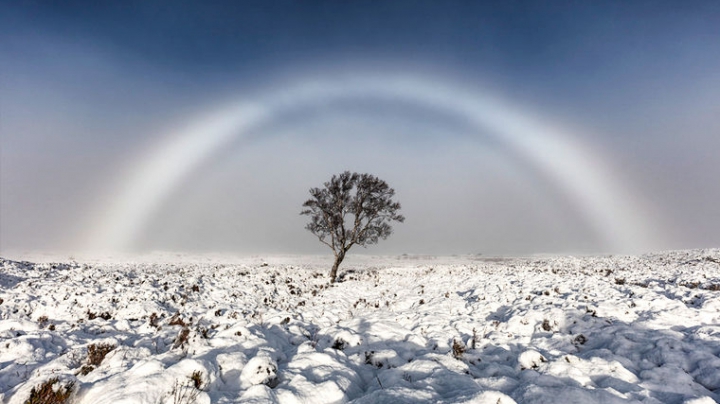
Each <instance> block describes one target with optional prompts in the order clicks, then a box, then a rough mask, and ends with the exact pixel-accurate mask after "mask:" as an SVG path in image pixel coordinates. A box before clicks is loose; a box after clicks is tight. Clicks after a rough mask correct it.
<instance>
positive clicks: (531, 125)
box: [92, 74, 651, 251]
mask: <svg viewBox="0 0 720 404" xmlns="http://www.w3.org/2000/svg"><path fill="white" fill-rule="evenodd" d="M358 97H364V98H368V97H370V98H373V99H383V100H391V101H392V100H397V101H401V102H406V103H411V104H412V105H417V106H421V107H426V108H431V109H433V110H436V111H438V112H440V113H445V114H448V115H449V116H455V117H457V118H459V119H463V120H464V122H468V123H470V124H471V125H473V126H475V127H477V128H478V129H485V130H484V131H483V132H484V133H488V132H489V135H490V136H495V137H496V138H497V139H498V140H500V141H501V142H502V143H503V144H504V145H506V146H507V147H509V148H511V149H512V150H514V151H515V153H517V154H518V155H519V156H521V157H523V158H525V159H526V160H527V162H529V163H531V164H532V166H533V167H535V169H537V170H539V171H540V172H541V173H542V174H543V175H544V176H545V177H546V178H549V180H550V181H552V183H553V185H554V186H556V187H558V188H559V189H560V190H561V191H563V192H564V193H565V194H566V195H567V196H568V197H569V198H570V200H571V202H572V203H573V204H574V205H575V207H576V209H578V211H579V212H580V214H581V215H582V216H583V218H584V219H585V220H586V221H587V223H589V225H590V226H591V227H592V229H593V231H594V232H595V233H596V234H597V236H599V237H600V238H601V240H602V241H603V242H604V243H605V246H606V248H607V249H609V250H612V251H639V250H642V249H644V248H646V246H648V245H650V244H651V237H650V231H649V227H648V224H647V223H645V221H644V220H643V219H642V218H643V209H642V207H640V206H638V201H637V200H636V199H635V197H634V195H632V194H631V193H630V192H628V191H627V190H626V189H625V188H624V187H623V186H622V184H621V181H620V180H619V179H618V178H614V176H613V175H611V174H610V171H609V170H608V169H607V167H605V166H604V164H603V161H602V159H601V158H598V157H597V156H596V154H595V153H593V152H592V151H591V150H589V148H587V147H585V146H584V145H583V144H581V143H580V142H579V141H577V140H576V139H575V138H573V137H572V136H570V135H569V134H567V133H564V132H563V131H562V130H560V129H558V128H557V127H553V125H550V124H548V123H545V122H541V121H539V120H537V119H532V118H531V117H529V116H528V114H526V113H522V112H521V111H518V109H517V108H513V107H511V106H510V105H508V104H507V103H503V102H501V101H499V100H497V99H494V98H493V97H491V96H490V95H487V94H475V93H472V92H470V91H468V90H466V89H463V88H460V87H459V86H452V85H449V84H446V83H443V82H441V81H439V80H437V79H434V78H433V79H429V78H426V77H413V76H409V75H407V74H402V75H396V76H380V77H379V76H373V75H369V74H360V75H357V76H354V78H351V79H348V78H347V76H344V77H341V78H314V79H305V80H299V81H297V83H296V84H295V85H291V86H287V87H284V88H283V89H281V90H276V91H273V92H271V93H270V94H263V95H262V96H261V97H259V98H257V99H253V100H251V101H250V100H247V99H244V100H241V101H239V102H236V103H231V104H230V105H228V106H226V107H225V108H221V109H219V110H217V111H214V112H213V113H210V114H208V115H206V116H204V117H202V118H201V119H198V120H196V121H194V122H193V123H191V125H189V126H188V127H187V128H185V129H183V130H180V131H177V132H174V133H170V134H169V136H167V138H166V140H165V141H164V143H162V144H161V145H160V146H159V147H158V148H157V149H156V150H151V151H150V153H149V154H148V155H147V157H146V158H145V159H144V161H141V162H140V163H139V164H136V165H135V166H134V169H133V171H132V172H130V174H129V175H128V177H127V181H126V183H125V184H124V185H122V186H121V187H120V189H119V192H115V193H114V195H115V196H114V197H113V201H112V203H110V204H109V205H108V206H107V207H106V209H104V210H103V212H102V215H101V220H99V225H97V226H96V227H95V228H94V230H93V232H92V233H93V235H92V238H93V242H94V243H93V246H92V248H94V249H103V250H127V249H129V248H131V247H132V245H133V242H134V241H136V240H137V239H138V238H139V237H140V236H141V235H142V233H143V230H144V228H145V226H146V223H148V222H150V220H151V219H152V218H153V216H154V215H155V214H156V213H157V211H158V209H159V208H160V207H161V206H162V205H163V203H164V202H165V200H166V198H167V197H168V196H169V195H170V194H171V193H172V192H173V190H175V189H176V188H177V187H178V186H179V185H180V184H182V182H183V180H184V179H185V178H186V176H187V175H189V174H190V173H191V172H193V170H195V169H197V168H198V167H199V166H200V165H201V164H203V163H204V162H205V161H206V160H207V159H208V158H209V157H210V156H211V155H213V154H214V153H216V152H217V151H218V150H220V149H221V148H222V147H223V146H225V145H227V144H229V143H230V142H231V141H233V140H235V139H237V138H238V137H242V136H243V135H244V134H246V133H247V131H248V130H249V129H251V128H257V127H260V126H262V125H264V124H269V123H272V122H273V121H274V120H275V119H281V118H282V117H283V116H284V114H287V113H288V112H289V111H291V110H293V109H297V108H298V105H302V106H308V105H310V106H312V105H318V104H322V103H328V102H333V101H337V100H344V99H354V98H358Z"/></svg>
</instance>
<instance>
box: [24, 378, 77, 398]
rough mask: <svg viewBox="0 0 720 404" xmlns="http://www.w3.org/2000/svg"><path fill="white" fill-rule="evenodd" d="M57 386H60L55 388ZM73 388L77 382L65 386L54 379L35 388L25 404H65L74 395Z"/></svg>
mask: <svg viewBox="0 0 720 404" xmlns="http://www.w3.org/2000/svg"><path fill="white" fill-rule="evenodd" d="M55 384H59V386H57V387H55ZM73 387H75V382H69V383H68V384H66V385H64V386H63V385H62V384H60V383H59V379H58V378H57V377H53V378H52V379H49V380H47V381H45V383H43V384H41V385H40V386H38V387H33V388H32V390H30V397H29V398H28V399H27V400H26V401H25V404H65V403H67V402H68V400H70V396H72V394H73Z"/></svg>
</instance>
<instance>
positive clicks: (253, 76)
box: [0, 0, 720, 255]
mask: <svg viewBox="0 0 720 404" xmlns="http://www.w3.org/2000/svg"><path fill="white" fill-rule="evenodd" d="M0 11H1V12H0V157H1V159H0V254H12V253H13V252H17V251H21V252H22V251H56V252H57V251H62V252H66V253H68V254H75V253H77V254H79V253H80V252H86V253H92V252H100V251H103V252H104V251H114V250H124V251H154V250H163V251H191V252H231V253H239V254H268V253H292V254H296V253H310V254H315V253H328V252H329V250H327V247H326V246H324V245H322V244H320V243H318V242H317V239H315V238H314V236H312V235H311V234H310V233H308V232H307V231H306V230H304V224H305V222H306V220H307V218H306V217H303V216H300V215H299V212H300V210H301V205H302V203H303V202H304V201H305V200H306V199H307V198H308V197H309V193H308V190H309V189H310V188H312V187H317V186H321V185H322V184H323V183H324V182H325V181H327V180H329V179H330V177H331V176H332V175H333V174H336V173H339V172H342V171H344V170H351V171H358V172H368V173H371V174H374V175H377V176H378V177H380V178H381V179H383V180H385V181H387V182H388V184H389V185H390V186H391V187H393V188H394V189H395V190H396V197H397V200H398V201H400V203H401V204H402V206H403V208H402V213H403V214H404V215H405V217H406V221H405V223H402V224H397V225H396V226H395V232H394V234H393V235H392V236H391V237H390V238H389V239H387V240H384V241H381V242H380V244H378V245H377V246H371V247H368V249H367V250H362V249H358V251H355V252H362V253H371V254H402V253H408V254H484V255H527V254H545V253H624V252H634V253H636V252H645V251H656V250H666V249H680V248H705V247H718V246H720V209H718V201H719V200H720V181H719V180H718V178H720V159H719V158H718V157H717V153H718V150H720V46H718V43H720V42H719V41H720V3H718V2H716V1H706V2H703V1H689V2H664V1H633V2H625V1H606V2H565V1H555V2H541V1H538V2H517V1H507V2H474V1H473V2H470V1H469V2H461V1H449V2H435V1H392V2H371V1H358V2H333V1H327V2H323V1H309V2H300V1H277V2H263V1H257V2H253V1H241V2H231V1H227V2H224V1H215V2H186V1H181V2H177V1H173V2H170V1H167V2H165V1H154V2H146V1H126V2H113V3H107V4H104V3H98V2H72V1H70V2H63V3H62V4H61V3H58V2H42V1H6V0H0Z"/></svg>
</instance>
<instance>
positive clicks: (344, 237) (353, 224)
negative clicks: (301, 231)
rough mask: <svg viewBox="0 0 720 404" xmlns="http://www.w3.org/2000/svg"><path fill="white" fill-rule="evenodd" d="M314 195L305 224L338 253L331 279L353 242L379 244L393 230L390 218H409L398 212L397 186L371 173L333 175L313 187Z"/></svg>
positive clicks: (364, 244) (394, 219) (310, 200)
mask: <svg viewBox="0 0 720 404" xmlns="http://www.w3.org/2000/svg"><path fill="white" fill-rule="evenodd" d="M310 195H312V198H311V199H308V200H307V201H305V203H304V204H303V207H305V208H307V209H305V210H303V211H302V212H300V214H301V215H308V216H310V223H308V224H307V225H306V226H305V228H306V229H308V230H309V231H310V232H311V233H313V234H314V235H315V236H317V238H318V240H320V242H321V243H323V244H325V245H327V246H328V247H330V248H331V249H332V250H333V253H334V254H335V263H334V264H333V267H332V270H331V271H330V280H331V282H335V277H336V276H337V270H338V267H339V266H340V263H342V261H343V259H345V253H347V251H348V250H349V249H350V248H351V247H352V246H354V245H356V244H357V245H361V246H363V247H366V246H368V245H370V244H377V242H378V241H379V240H380V239H386V238H387V237H388V236H389V235H390V234H392V227H391V226H390V222H392V221H398V222H401V223H402V222H403V221H404V220H405V217H403V216H402V215H401V214H399V213H398V211H399V210H400V203H398V202H394V201H393V200H392V197H393V196H394V195H395V190H394V189H392V188H390V187H389V186H388V184H387V183H386V182H385V181H383V180H381V179H379V178H377V177H375V176H373V175H370V174H358V173H351V172H349V171H345V172H344V173H342V174H338V175H333V177H332V178H331V179H330V181H329V182H326V183H325V187H324V188H312V189H311V190H310Z"/></svg>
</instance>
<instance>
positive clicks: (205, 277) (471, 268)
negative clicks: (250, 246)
mask: <svg viewBox="0 0 720 404" xmlns="http://www.w3.org/2000/svg"><path fill="white" fill-rule="evenodd" d="M170 258H174V260H175V262H171V261H172V260H171V259H170ZM329 265H330V262H329V259H328V258H327V257H254V258H244V259H236V260H232V259H223V260H213V259H185V257H182V256H180V257H169V258H168V257H165V259H163V260H150V259H148V260H144V261H142V262H131V261H127V260H125V261H124V262H109V261H107V260H105V261H91V260H87V261H83V262H75V261H68V262H64V263H52V264H51V263H31V262H17V261H11V260H0V401H2V402H5V403H23V402H25V401H26V400H27V399H28V398H29V397H30V395H31V392H32V389H33V388H35V389H36V393H37V392H38V391H40V386H41V385H42V384H43V383H45V382H47V381H49V380H52V379H54V378H57V382H55V383H54V385H53V389H54V391H58V392H65V391H66V390H67V391H68V392H70V394H71V401H70V402H75V403H95V404H101V403H189V402H197V403H211V402H212V403H239V402H242V403H266V402H280V403H340V402H353V403H422V402H427V403H437V402H446V403H492V404H496V403H501V404H507V403H616V402H617V403H620V402H642V403H694V404H700V403H713V402H716V401H718V400H720V250H695V251H679V252H669V253H660V254H652V255H645V256H640V257H580V258H573V257H548V258H526V259H525V258H524V259H520V258H518V259H497V260H493V259H484V258H482V257H450V258H433V257H412V256H402V257H361V256H353V257H350V258H348V260H347V261H346V262H345V263H344V265H343V266H342V267H341V271H340V272H341V275H342V276H343V278H344V279H343V280H342V281H341V282H338V283H336V284H334V285H332V284H329V283H328V281H327V278H326V273H327V272H328V268H329ZM107 351H109V352H107ZM103 355H104V356H103ZM193 375H194V376H193ZM66 386H69V389H65V387H66Z"/></svg>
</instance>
